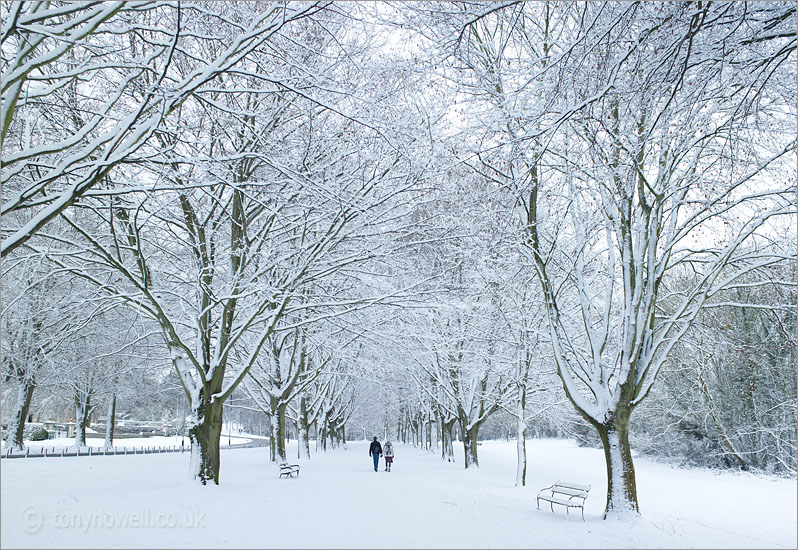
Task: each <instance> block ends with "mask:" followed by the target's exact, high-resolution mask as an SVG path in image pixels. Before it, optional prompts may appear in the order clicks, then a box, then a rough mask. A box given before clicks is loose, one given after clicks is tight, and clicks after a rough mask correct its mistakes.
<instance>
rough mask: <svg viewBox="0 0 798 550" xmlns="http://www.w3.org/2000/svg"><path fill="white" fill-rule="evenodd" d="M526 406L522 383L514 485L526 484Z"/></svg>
mask: <svg viewBox="0 0 798 550" xmlns="http://www.w3.org/2000/svg"><path fill="white" fill-rule="evenodd" d="M525 406H526V388H525V387H524V385H523V384H519V386H518V410H517V411H516V415H517V417H518V418H517V429H518V433H517V436H518V444H517V448H518V467H517V469H516V472H515V486H516V487H523V486H525V485H526V422H524V408H525Z"/></svg>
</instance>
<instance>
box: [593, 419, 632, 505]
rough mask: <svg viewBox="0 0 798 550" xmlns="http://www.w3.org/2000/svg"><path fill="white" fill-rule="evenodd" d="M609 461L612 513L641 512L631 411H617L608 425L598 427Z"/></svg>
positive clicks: (608, 490) (608, 493) (606, 458)
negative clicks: (632, 446) (638, 500)
mask: <svg viewBox="0 0 798 550" xmlns="http://www.w3.org/2000/svg"><path fill="white" fill-rule="evenodd" d="M596 429H597V430H598V433H599V437H601V443H602V445H603V446H604V458H605V460H606V462H607V507H606V509H605V510H604V519H607V518H608V517H609V516H616V517H617V516H623V515H627V514H630V513H633V514H639V513H640V507H639V506H638V503H637V485H636V482H635V467H634V463H633V462H632V449H631V447H630V446H629V414H628V413H623V414H619V413H618V412H617V411H616V413H615V415H614V416H612V417H611V418H610V420H609V421H607V422H606V423H605V424H603V425H602V424H599V425H597V426H596Z"/></svg>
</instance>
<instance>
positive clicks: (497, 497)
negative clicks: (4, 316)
mask: <svg viewBox="0 0 798 550" xmlns="http://www.w3.org/2000/svg"><path fill="white" fill-rule="evenodd" d="M365 445H366V444H365V443H350V445H349V450H347V451H344V450H337V451H334V452H329V453H327V454H326V455H325V454H317V455H314V457H313V459H312V460H311V461H308V462H302V463H301V464H302V473H301V476H300V477H299V478H293V479H278V478H277V469H276V468H275V467H267V466H265V463H266V460H267V453H268V449H262V448H261V449H240V450H236V451H235V452H233V451H223V453H222V471H221V483H222V484H221V485H220V486H218V487H205V488H203V487H198V486H196V485H195V484H194V483H193V482H191V481H189V480H187V479H186V471H187V468H188V459H187V457H186V456H185V455H182V456H181V455H179V454H178V455H149V456H122V457H94V458H92V459H91V460H86V459H78V458H75V459H72V460H68V459H64V460H52V461H50V460H47V459H29V460H10V461H3V463H2V543H3V546H4V547H85V548H89V547H124V548H130V547H133V548H135V547H159V548H164V547H178V548H186V547H197V548H209V547H213V548H224V547H235V548H242V547H260V548H263V547H277V548H319V547H327V548H361V547H375V548H391V547H393V548H489V547H490V548H496V547H500V548H509V547H519V548H533V547H547V548H565V547H569V548H579V547H582V548H622V547H626V548H644V547H649V548H676V547H683V548H690V547H698V548H702V547H703V548H707V547H714V548H795V547H796V519H795V518H796V498H797V497H796V482H795V480H778V479H771V478H763V477H757V476H752V475H748V474H733V473H724V474H716V473H714V472H711V471H707V470H679V469H674V468H670V467H668V466H664V465H661V464H655V463H652V462H649V461H646V460H643V459H638V460H637V467H638V484H639V485H638V486H639V491H640V499H641V507H642V510H643V514H644V516H643V519H641V520H638V521H635V522H633V523H627V522H605V521H603V520H601V519H600V517H601V512H602V508H603V504H604V491H605V490H606V489H605V487H604V480H603V476H604V464H603V455H602V452H601V451H600V450H597V449H580V448H577V447H576V446H575V445H574V444H573V443H572V442H567V441H530V442H529V452H530V465H529V477H528V483H529V485H528V487H526V488H522V489H518V488H515V487H513V480H514V468H515V456H514V446H513V444H512V443H504V442H487V443H485V444H484V445H481V446H480V462H481V464H482V467H481V468H480V469H479V470H475V471H471V470H469V471H466V470H464V469H463V468H462V462H458V463H457V464H448V463H445V462H442V461H441V460H440V458H439V457H438V456H437V455H434V454H428V453H425V452H422V451H419V450H416V449H413V448H412V447H409V446H403V445H397V446H396V452H397V458H396V462H395V464H394V468H393V471H392V472H390V473H388V472H384V471H382V470H381V471H380V472H374V471H373V470H372V468H371V464H370V459H369V457H368V455H367V450H366V449H367V447H366V446H365ZM295 449H296V447H295V446H293V451H294V453H295V452H296V451H295ZM460 453H461V451H460V450H459V449H458V458H459V454H460ZM294 456H295V455H294ZM556 478H567V479H569V480H573V481H577V482H583V483H590V484H592V485H593V490H592V491H591V493H590V497H589V498H588V500H587V506H586V510H585V516H586V519H587V521H586V522H582V521H581V520H579V519H578V518H575V517H573V516H572V517H571V518H570V519H568V518H566V516H565V515H564V514H563V513H561V512H558V513H557V514H556V515H555V514H551V512H549V511H548V510H545V511H537V510H536V509H535V499H534V496H535V494H536V493H537V490H538V489H539V488H540V487H543V486H544V485H547V484H549V483H550V482H552V481H554V480H555V479H556ZM757 502H766V503H767V504H757Z"/></svg>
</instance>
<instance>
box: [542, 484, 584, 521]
mask: <svg viewBox="0 0 798 550" xmlns="http://www.w3.org/2000/svg"><path fill="white" fill-rule="evenodd" d="M589 491H590V485H579V484H578V483H570V482H567V481H555V482H554V485H552V486H551V487H546V488H544V489H541V490H540V492H539V493H538V497H537V500H538V510H540V501H541V500H545V501H546V502H548V503H549V504H551V512H552V513H554V505H555V504H560V505H561V506H565V513H566V515H567V514H568V511H569V510H570V509H571V508H580V509H581V510H582V521H584V520H585V499H586V498H587V493H588V492H589ZM547 493H551V494H547Z"/></svg>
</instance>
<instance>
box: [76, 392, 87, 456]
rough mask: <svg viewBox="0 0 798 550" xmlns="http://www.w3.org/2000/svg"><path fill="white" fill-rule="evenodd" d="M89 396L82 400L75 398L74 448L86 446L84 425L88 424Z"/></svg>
mask: <svg viewBox="0 0 798 550" xmlns="http://www.w3.org/2000/svg"><path fill="white" fill-rule="evenodd" d="M90 398H91V397H90V396H89V397H86V399H85V400H84V399H82V398H81V397H80V396H77V395H76V396H75V447H85V446H86V425H87V424H88V423H89V411H90V410H91V405H90V404H89V400H90Z"/></svg>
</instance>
